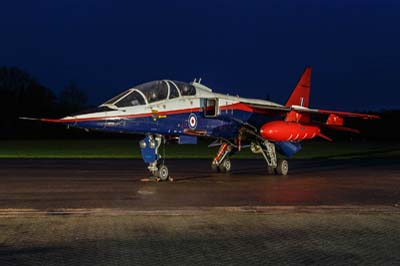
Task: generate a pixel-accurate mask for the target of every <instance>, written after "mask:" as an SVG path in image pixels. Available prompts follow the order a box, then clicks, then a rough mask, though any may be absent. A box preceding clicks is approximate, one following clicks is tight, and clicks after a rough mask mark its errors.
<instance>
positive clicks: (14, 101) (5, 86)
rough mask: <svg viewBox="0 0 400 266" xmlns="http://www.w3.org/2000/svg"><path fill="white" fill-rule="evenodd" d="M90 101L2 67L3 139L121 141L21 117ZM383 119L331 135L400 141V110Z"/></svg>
mask: <svg viewBox="0 0 400 266" xmlns="http://www.w3.org/2000/svg"><path fill="white" fill-rule="evenodd" d="M87 101H88V98H87V95H86V93H85V92H84V91H83V90H81V89H80V88H79V87H78V86H77V85H76V84H75V83H74V82H72V81H71V82H69V83H68V84H67V85H66V87H65V88H64V89H63V90H62V91H61V92H60V93H59V95H56V94H55V93H54V92H53V91H52V90H51V89H50V88H47V87H45V86H43V85H42V84H40V83H39V82H38V81H37V80H36V79H35V78H34V77H32V76H31V75H29V74H28V73H26V72H24V71H23V70H21V69H19V68H16V67H0V139H7V138H65V137H73V138H76V137H84V138H85V137H87V138H93V137H119V135H115V134H108V133H89V134H88V133H86V132H84V131H82V130H78V129H72V130H68V131H67V130H66V129H65V126H62V125H56V124H46V123H41V122H37V121H26V120H20V119H19V117H47V118H59V117H63V116H66V115H68V114H71V113H74V112H77V111H81V110H83V109H85V108H87V107H88V106H87ZM379 115H380V116H381V117H382V119H380V120H372V121H363V120H359V119H347V120H346V126H348V127H352V128H357V129H359V130H360V131H361V132H362V134H360V135H354V134H352V133H351V134H350V133H343V132H334V131H332V132H328V133H327V134H328V135H329V136H331V137H333V138H334V139H338V138H339V139H340V138H342V139H350V138H354V139H357V138H358V139H360V138H361V139H379V140H396V141H398V134H397V130H396V127H397V125H398V123H399V122H400V110H386V111H382V112H380V114H379ZM321 122H323V121H321ZM122 137H125V136H124V135H122Z"/></svg>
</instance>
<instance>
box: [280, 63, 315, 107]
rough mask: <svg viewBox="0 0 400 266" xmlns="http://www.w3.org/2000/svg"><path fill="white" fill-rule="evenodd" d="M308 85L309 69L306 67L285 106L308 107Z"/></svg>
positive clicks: (309, 82)
mask: <svg viewBox="0 0 400 266" xmlns="http://www.w3.org/2000/svg"><path fill="white" fill-rule="evenodd" d="M310 85H311V67H310V66H307V67H306V68H305V69H304V72H303V74H302V75H301V77H300V79H299V81H298V82H297V84H296V87H295V88H294V90H293V92H292V94H291V95H290V97H289V99H288V100H287V102H286V104H285V106H287V107H290V106H292V105H298V106H302V107H308V105H309V103H310Z"/></svg>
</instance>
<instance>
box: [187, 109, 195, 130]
mask: <svg viewBox="0 0 400 266" xmlns="http://www.w3.org/2000/svg"><path fill="white" fill-rule="evenodd" d="M188 121H189V128H190V129H196V127H197V116H196V115H195V114H193V113H191V114H190V115H189V119H188Z"/></svg>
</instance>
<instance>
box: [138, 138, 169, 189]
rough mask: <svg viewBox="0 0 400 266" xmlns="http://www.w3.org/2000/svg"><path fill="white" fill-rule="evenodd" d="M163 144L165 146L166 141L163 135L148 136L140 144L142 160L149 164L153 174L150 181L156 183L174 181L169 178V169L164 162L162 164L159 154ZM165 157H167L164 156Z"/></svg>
mask: <svg viewBox="0 0 400 266" xmlns="http://www.w3.org/2000/svg"><path fill="white" fill-rule="evenodd" d="M161 144H165V139H164V138H163V137H162V136H161V135H148V136H146V138H144V139H142V140H141V141H140V142H139V145H140V150H141V153H142V158H143V160H144V162H145V163H148V164H149V166H148V167H147V168H148V169H149V171H150V173H151V174H152V176H151V178H150V179H152V180H155V181H167V180H169V181H173V179H172V178H171V177H170V176H169V172H168V167H167V166H166V165H165V164H164V160H162V162H160V159H161V158H162V157H161V155H160V153H159V148H160V146H161ZM163 150H164V149H163ZM163 157H165V156H164V155H163Z"/></svg>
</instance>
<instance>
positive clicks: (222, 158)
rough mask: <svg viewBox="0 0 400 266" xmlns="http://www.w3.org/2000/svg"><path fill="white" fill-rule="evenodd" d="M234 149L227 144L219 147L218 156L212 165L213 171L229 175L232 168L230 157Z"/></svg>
mask: <svg viewBox="0 0 400 266" xmlns="http://www.w3.org/2000/svg"><path fill="white" fill-rule="evenodd" d="M232 151H233V147H232V146H231V145H229V144H227V143H223V144H221V146H220V147H219V150H218V153H217V156H215V158H214V160H213V161H212V163H211V169H212V170H213V171H214V172H222V173H229V172H230V171H231V168H232V164H231V160H230V159H229V155H230V154H231V153H232Z"/></svg>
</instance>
